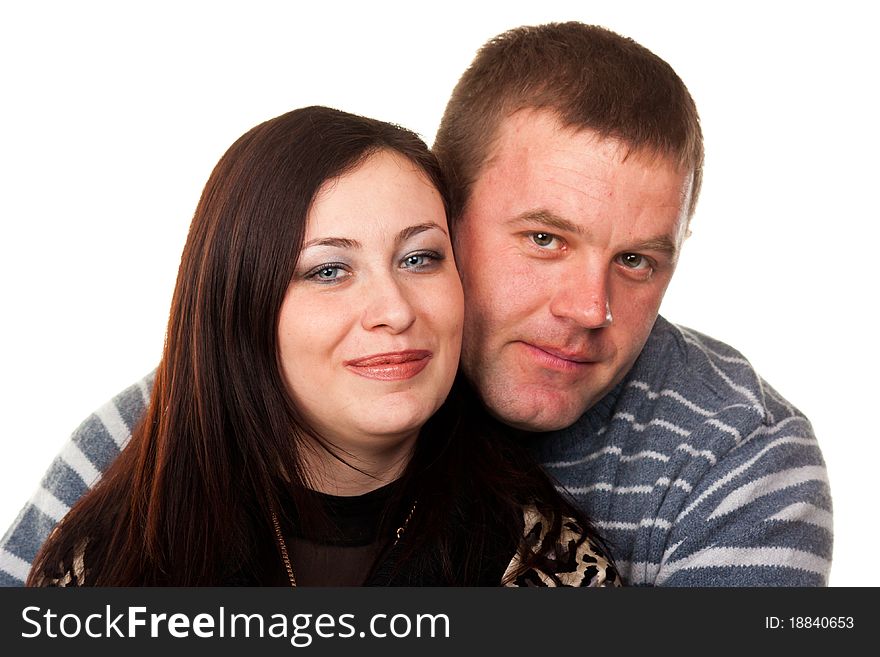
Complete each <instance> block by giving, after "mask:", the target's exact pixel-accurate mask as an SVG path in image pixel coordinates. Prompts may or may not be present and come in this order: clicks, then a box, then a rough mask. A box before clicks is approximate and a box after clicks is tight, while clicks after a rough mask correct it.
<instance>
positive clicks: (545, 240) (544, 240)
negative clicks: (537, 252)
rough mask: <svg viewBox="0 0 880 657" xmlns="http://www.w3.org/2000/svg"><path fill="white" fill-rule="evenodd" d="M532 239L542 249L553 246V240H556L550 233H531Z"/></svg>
mask: <svg viewBox="0 0 880 657" xmlns="http://www.w3.org/2000/svg"><path fill="white" fill-rule="evenodd" d="M531 238H532V241H533V242H534V243H535V244H537V245H538V246H540V247H541V248H543V249H546V248H549V247H551V246H553V244H554V242H558V241H559V240H558V238H557V237H556V236H555V235H552V234H550V233H532V234H531Z"/></svg>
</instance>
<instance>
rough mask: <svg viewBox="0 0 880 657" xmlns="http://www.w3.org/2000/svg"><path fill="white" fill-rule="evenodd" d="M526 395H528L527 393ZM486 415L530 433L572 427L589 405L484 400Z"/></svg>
mask: <svg viewBox="0 0 880 657" xmlns="http://www.w3.org/2000/svg"><path fill="white" fill-rule="evenodd" d="M526 394H528V393H526ZM484 401H485V403H486V405H487V408H488V410H489V413H491V414H492V415H493V416H494V417H495V418H496V419H497V420H499V421H500V422H503V423H504V424H506V425H507V426H509V427H512V428H514V429H519V430H521V431H529V432H533V433H538V432H544V431H556V430H558V429H565V428H566V427H570V426H571V425H572V424H574V423H575V422H576V421H577V420H578V418H579V417H580V416H581V415H583V414H584V411H585V410H586V409H587V408H589V406H590V403H589V401H587V402H580V401H577V400H566V401H565V403H560V402H559V400H550V399H546V400H542V399H540V398H534V397H532V398H529V397H525V396H522V397H519V398H508V399H507V400H484Z"/></svg>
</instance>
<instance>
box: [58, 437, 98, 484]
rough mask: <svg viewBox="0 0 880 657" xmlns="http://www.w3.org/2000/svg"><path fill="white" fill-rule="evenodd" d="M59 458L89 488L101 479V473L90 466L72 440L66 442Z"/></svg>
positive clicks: (90, 463)
mask: <svg viewBox="0 0 880 657" xmlns="http://www.w3.org/2000/svg"><path fill="white" fill-rule="evenodd" d="M59 457H60V458H61V460H62V461H64V462H65V463H66V464H67V465H69V466H70V468H71V470H73V471H74V472H75V473H76V474H78V475H79V478H80V479H82V480H83V483H84V484H85V485H86V486H88V487H89V488H91V487H92V486H94V485H95V483H96V482H97V481H98V479H100V478H101V472H100V471H99V470H98V469H97V468H96V467H95V466H94V465H92V462H91V461H89V459H88V458H86V455H85V454H83V453H82V451H80V448H79V447H77V446H76V443H75V442H73V441H72V440H69V441H67V444H66V445H65V446H64V449H63V450H62V451H61V454H59Z"/></svg>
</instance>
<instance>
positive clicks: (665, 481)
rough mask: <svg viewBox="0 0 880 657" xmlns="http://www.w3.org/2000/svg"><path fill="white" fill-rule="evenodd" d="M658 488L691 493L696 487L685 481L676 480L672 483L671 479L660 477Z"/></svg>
mask: <svg viewBox="0 0 880 657" xmlns="http://www.w3.org/2000/svg"><path fill="white" fill-rule="evenodd" d="M657 485H658V486H668V487H670V488H681V489H682V490H683V491H685V492H687V493H690V492H691V491H692V490H693V489H694V487H693V486H691V485H690V483H688V482H687V481H685V480H684V479H676V480H675V481H672V482H670V481H669V477H660V478H659V479H658V480H657Z"/></svg>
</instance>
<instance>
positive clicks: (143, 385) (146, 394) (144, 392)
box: [137, 379, 150, 406]
mask: <svg viewBox="0 0 880 657" xmlns="http://www.w3.org/2000/svg"><path fill="white" fill-rule="evenodd" d="M137 387H138V389H139V390H140V391H141V397H143V398H144V406H149V405H150V389H149V388H147V382H146V380H144V379H141V380H140V381H138V382H137Z"/></svg>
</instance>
